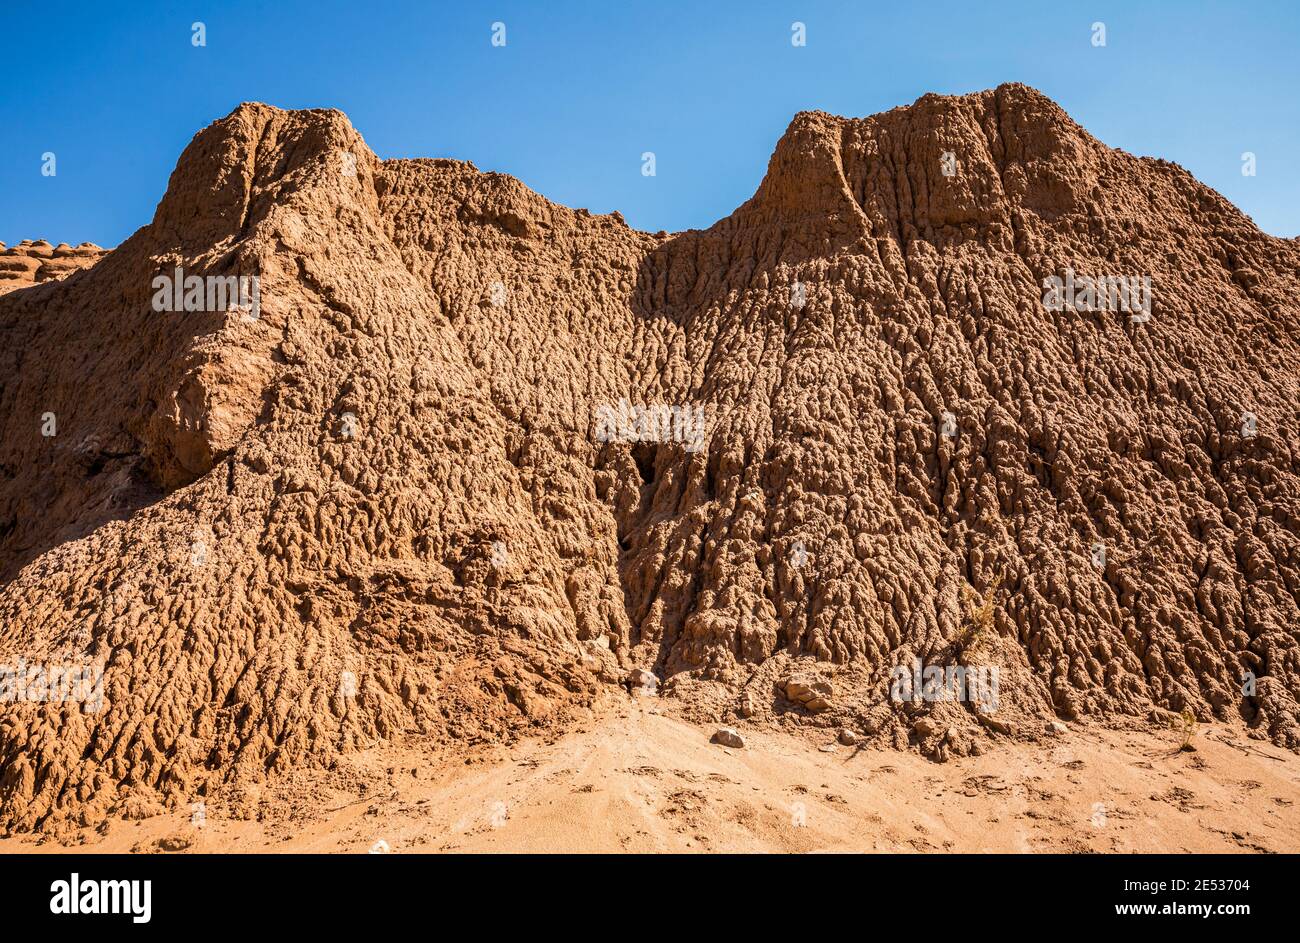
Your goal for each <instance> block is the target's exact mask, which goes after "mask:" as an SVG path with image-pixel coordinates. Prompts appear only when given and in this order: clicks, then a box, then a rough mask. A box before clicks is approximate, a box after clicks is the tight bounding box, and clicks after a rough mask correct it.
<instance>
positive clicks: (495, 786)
mask: <svg viewBox="0 0 1300 943" xmlns="http://www.w3.org/2000/svg"><path fill="white" fill-rule="evenodd" d="M712 732H713V728H706V727H700V726H697V725H694V724H690V723H687V722H685V721H683V720H682V719H680V718H679V717H677V716H676V715H675V712H674V711H673V709H672V705H671V703H670V702H666V701H658V700H656V699H653V698H649V699H639V700H636V701H626V700H625V701H621V702H620V703H618V704H616V705H615V706H614V707H613V708H612V709H610V710H609V711H607V712H606V713H605V714H604V716H603V717H602V718H601V719H598V720H593V721H592V722H591V723H589V724H587V725H585V726H583V727H581V728H579V729H576V730H574V731H572V732H570V733H567V734H565V735H563V736H559V737H556V738H554V739H551V740H545V739H535V740H529V741H525V742H523V743H520V744H516V745H515V746H514V747H511V748H509V749H506V748H502V747H482V748H479V750H478V751H477V752H476V753H474V754H473V755H471V756H470V757H469V758H466V757H464V756H463V755H462V756H459V757H456V758H454V759H452V758H450V757H445V756H444V757H443V758H442V759H438V758H436V757H429V756H427V755H423V756H422V755H420V754H418V753H416V752H414V751H401V752H396V751H393V750H391V749H389V750H386V751H383V752H382V753H381V752H380V751H371V752H370V753H369V754H362V755H361V756H360V757H358V760H357V766H356V768H355V772H356V773H357V774H358V776H357V788H356V789H354V790H352V791H351V792H350V793H349V791H348V790H346V789H344V790H340V789H338V788H337V786H332V787H330V788H328V789H325V788H323V787H321V786H320V785H319V784H316V785H315V786H313V787H311V789H308V788H307V787H305V786H301V785H300V786H299V788H300V789H302V790H304V792H303V793H302V794H300V795H298V796H297V797H296V799H295V800H294V801H292V802H288V801H283V800H277V801H275V802H268V803H267V804H266V808H267V810H268V811H267V814H265V815H264V816H262V819H261V820H260V821H230V820H224V819H222V818H221V817H220V815H219V814H216V813H215V812H213V813H211V814H207V815H206V820H205V821H204V822H203V823H202V824H201V825H198V826H196V825H194V824H193V823H192V822H191V819H192V814H191V812H190V811H189V810H185V811H183V812H181V811H178V812H175V813H168V814H164V815H159V816H155V817H153V818H149V819H146V820H143V821H139V822H115V823H113V824H112V825H111V827H109V828H108V829H107V830H106V833H101V832H100V831H91V830H85V831H83V832H82V833H81V835H79V836H77V840H78V841H79V842H81V843H80V844H76V845H75V846H74V847H75V848H76V850H79V851H104V852H122V851H166V850H186V851H190V852H212V851H239V852H259V851H301V852H367V851H370V850H371V849H376V850H388V851H391V852H393V853H401V852H434V851H460V852H496V851H512V852H619V851H630V852H664V851H669V852H696V851H703V852H708V851H712V852H869V851H880V852H912V851H917V852H993V851H998V852H1003V851H1009V852H1089V851H1091V852H1202V851H1210V852H1231V851H1243V852H1251V851H1256V852H1259V851H1269V852H1294V851H1297V850H1300V815H1298V814H1297V803H1298V802H1300V757H1297V756H1295V755H1292V754H1290V753H1288V752H1287V751H1285V750H1281V749H1279V748H1277V747H1274V746H1272V745H1269V744H1261V743H1258V742H1256V741H1250V740H1247V739H1246V738H1245V736H1244V735H1243V734H1242V732H1241V731H1239V730H1236V729H1232V728H1229V727H1226V726H1208V727H1207V726H1203V727H1202V728H1201V729H1200V731H1199V732H1198V734H1197V736H1196V740H1195V743H1196V745H1197V750H1196V752H1178V751H1177V750H1176V749H1175V748H1176V747H1177V744H1178V740H1177V736H1176V735H1175V734H1174V733H1173V732H1164V731H1154V732H1145V731H1140V732H1130V731H1115V730H1107V729H1103V728H1100V727H1097V726H1084V727H1076V728H1075V729H1072V730H1071V731H1070V732H1069V733H1068V734H1065V735H1063V736H1060V737H1057V738H1054V739H1053V740H1052V741H1051V742H1048V743H1040V744H1037V745H1011V746H1007V747H1003V748H1000V749H997V750H995V751H992V752H990V753H988V754H985V755H984V756H980V757H969V758H965V759H959V760H954V761H951V762H948V763H945V764H937V763H933V762H930V761H928V760H925V759H923V758H921V757H920V756H918V755H915V754H910V753H898V752H893V751H882V750H874V749H857V748H851V747H844V746H840V745H836V744H832V742H831V734H830V733H828V732H825V731H816V732H809V733H807V734H806V735H805V734H798V735H795V734H789V733H784V732H780V731H764V730H743V731H742V732H743V733H744V736H745V739H746V746H745V748H744V749H729V748H725V747H721V746H717V745H714V744H711V743H710V742H709V737H710V735H711V733H712ZM363 784H364V785H363ZM313 790H314V791H313ZM361 792H364V793H365V794H364V795H362V794H360V793H361ZM308 793H310V794H311V796H312V799H311V800H310V801H306V800H305V799H304V795H306V794H308ZM290 808H291V809H292V811H291V812H285V811H284V810H285V809H290ZM277 809H279V810H280V811H278V812H277V811H275V810H277ZM205 811H206V810H205ZM65 847H66V846H64V845H62V844H60V843H58V842H54V841H48V840H47V841H44V842H37V841H34V840H33V839H32V838H31V837H30V836H18V837H11V838H6V839H0V852H38V853H47V852H58V851H60V850H63V849H64V848H65Z"/></svg>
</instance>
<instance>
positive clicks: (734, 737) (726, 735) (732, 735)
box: [709, 727, 745, 750]
mask: <svg viewBox="0 0 1300 943" xmlns="http://www.w3.org/2000/svg"><path fill="white" fill-rule="evenodd" d="M709 742H710V743H718V744H721V745H722V746H724V747H735V748H736V749H737V750H742V749H744V747H745V739H744V738H743V737H742V736H741V735H740V734H738V733H737V732H736V731H735V728H733V727H719V728H718V730H717V732H716V733H715V734H714V735H713V736H712V737H711V738H710V740H709Z"/></svg>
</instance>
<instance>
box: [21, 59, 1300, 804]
mask: <svg viewBox="0 0 1300 943" xmlns="http://www.w3.org/2000/svg"><path fill="white" fill-rule="evenodd" d="M177 269H181V270H183V271H184V272H187V273H196V274H198V275H200V276H203V277H231V276H233V277H236V278H238V277H249V276H254V275H255V276H256V277H257V278H258V279H259V284H260V305H259V308H258V310H257V311H256V314H255V316H251V315H250V312H249V311H248V310H247V308H246V307H241V306H239V305H228V306H227V307H226V308H224V309H223V310H201V311H183V312H160V311H158V310H156V306H155V305H154V304H153V302H152V299H153V296H154V288H153V285H154V281H155V279H157V278H159V277H160V276H165V275H166V274H167V273H170V272H174V271H176V270H177ZM1298 273H1300V246H1297V244H1296V242H1295V241H1294V240H1291V241H1287V240H1281V239H1276V238H1272V237H1270V236H1267V235H1265V234H1263V233H1261V232H1260V231H1259V230H1258V229H1257V228H1256V227H1255V226H1254V225H1253V224H1252V223H1251V222H1250V221H1249V220H1248V219H1246V218H1245V217H1244V216H1242V214H1241V213H1239V212H1238V211H1237V210H1236V209H1235V208H1233V207H1232V206H1231V205H1230V204H1229V203H1227V202H1226V201H1225V200H1224V199H1223V198H1221V197H1220V196H1219V195H1217V194H1216V193H1214V192H1213V191H1211V190H1209V189H1208V188H1206V187H1204V186H1202V185H1201V184H1199V183H1197V182H1196V181H1195V180H1194V179H1192V178H1191V177H1190V176H1189V175H1188V174H1187V173H1186V172H1185V171H1183V170H1182V169H1181V168H1179V167H1177V166H1176V165H1173V164H1170V163H1167V162H1165V161H1161V160H1152V159H1139V158H1135V157H1132V156H1130V155H1128V154H1125V153H1122V152H1119V151H1115V150H1112V149H1110V148H1108V147H1106V146H1104V145H1103V144H1101V143H1099V142H1098V141H1096V140H1095V139H1093V138H1092V137H1090V136H1089V135H1088V134H1087V133H1086V132H1085V131H1084V130H1083V129H1081V128H1080V127H1079V126H1078V125H1076V124H1075V123H1074V122H1073V121H1071V120H1070V118H1069V117H1068V116H1067V115H1065V114H1064V113H1063V112H1062V111H1061V110H1060V109H1059V108H1058V107H1057V106H1056V105H1054V104H1053V103H1052V102H1050V101H1049V100H1047V99H1046V98H1044V97H1043V96H1042V95H1040V94H1038V93H1037V92H1035V91H1033V90H1032V89H1029V88H1026V87H1024V86H1020V85H1006V86H1002V87H1000V88H998V89H996V90H994V91H989V92H984V93H980V94H976V95H970V96H966V97H960V98H951V97H940V96H925V97H923V98H922V99H920V100H919V101H918V102H916V103H915V104H914V105H912V106H910V107H906V108H899V109H895V110H893V111H891V112H888V113H885V114H881V115H877V116H875V117H872V118H867V119H844V118H837V117H833V116H830V115H826V114H822V113H804V114H800V115H798V116H797V117H796V118H795V119H794V121H793V123H792V124H791V126H790V129H789V130H788V131H787V132H786V134H785V136H784V137H783V138H782V140H781V141H780V143H779V144H778V145H777V148H776V151H775V153H774V155H773V157H772V160H771V164H770V166H769V170H768V173H767V176H766V178H765V179H764V181H763V183H762V185H761V186H760V187H759V189H758V192H757V193H756V194H755V196H754V197H753V199H751V200H750V201H749V202H748V203H746V204H745V205H743V206H741V207H740V208H739V209H737V210H736V212H735V213H733V214H732V215H731V216H729V217H728V218H727V219H724V220H722V221H721V222H719V223H717V224H716V225H714V226H713V227H711V228H710V229H708V230H705V231H690V232H684V233H678V234H675V235H671V236H670V235H667V234H658V235H650V234H646V233H641V232H637V231H634V230H632V229H630V228H628V227H627V226H626V225H625V224H624V222H623V220H622V218H621V217H620V216H619V215H618V214H613V215H610V216H594V215H591V214H589V213H587V212H586V211H584V210H571V209H568V208H565V207H562V206H558V205H556V204H553V203H551V202H549V201H547V200H546V199H545V198H543V197H541V196H539V195H537V194H535V193H533V192H532V191H530V190H529V189H528V188H527V187H525V186H524V185H523V184H521V183H520V182H518V181H517V180H514V179H512V178H510V177H507V176H504V175H500V174H493V173H482V172H480V171H478V170H477V169H476V168H474V167H473V166H472V165H470V164H464V163H459V162H456V161H450V160H389V161H380V160H379V159H377V158H376V157H375V156H374V154H373V153H371V151H370V150H369V149H368V148H367V147H366V145H365V144H364V142H363V141H362V139H361V137H360V136H359V135H358V134H357V132H356V131H355V130H353V129H352V127H351V126H350V125H349V123H348V122H347V120H346V119H345V118H344V116H343V115H342V114H340V113H339V112H336V111H306V112H285V111H280V110H277V109H274V108H271V107H268V106H265V105H243V106H240V107H239V108H238V109H236V110H235V111H234V112H233V113H232V114H231V115H230V116H229V117H227V118H225V119H224V120H222V121H219V122H217V123H216V124H214V125H212V126H211V127H209V128H207V129H205V130H204V131H202V132H201V133H200V134H199V135H198V136H197V137H196V138H195V140H194V142H193V143H192V144H191V145H190V146H189V148H187V150H186V151H185V153H184V154H183V155H182V157H181V159H180V162H179V163H178V165H177V168H176V170H175V172H174V173H173V175H172V179H171V182H170V185H169V187H168V190H167V194H166V196H165V197H164V198H163V200H162V202H161V204H160V205H159V207H158V210H157V213H156V215H155V217H154V220H153V222H152V223H151V224H150V225H148V226H146V227H144V228H143V229H141V230H140V231H139V232H137V233H136V234H135V235H134V236H132V237H131V238H130V239H129V240H127V241H126V242H125V243H124V244H123V245H122V246H120V247H119V248H117V249H116V250H114V251H113V252H112V253H111V254H108V255H107V256H106V257H104V258H103V259H102V260H100V261H99V262H98V264H96V265H95V266H94V267H93V268H91V269H90V270H88V271H86V272H84V273H83V274H82V275H80V276H78V277H77V278H75V279H69V280H67V281H64V282H59V283H54V284H48V285H42V286H37V287H35V288H29V289H26V290H23V291H18V292H14V293H11V294H9V295H7V296H6V297H4V298H3V299H2V300H0V434H2V435H0V581H2V582H0V658H2V659H7V660H8V661H9V662H13V661H14V660H15V659H17V658H24V659H26V661H27V662H28V663H62V662H68V661H70V660H71V661H76V660H80V661H83V662H97V663H102V664H103V665H104V675H103V678H104V682H103V703H102V706H101V709H99V710H90V709H87V708H86V705H81V704H76V703H55V702H50V701H48V700H46V701H32V700H27V701H20V702H14V703H7V704H3V705H0V709H2V711H3V712H2V713H0V769H2V770H3V772H2V773H0V822H3V823H5V824H7V825H9V826H11V827H17V828H31V827H36V826H40V825H42V824H44V823H47V822H51V821H57V820H62V819H77V818H80V819H81V820H82V821H93V820H95V819H96V818H97V817H100V816H102V815H104V814H106V813H109V812H121V811H127V812H129V811H130V810H132V809H138V808H141V807H143V808H151V807H155V806H157V804H159V803H188V802H192V801H195V799H196V798H198V797H201V796H203V795H206V794H208V793H209V792H211V791H212V790H214V789H216V788H217V787H219V786H223V785H229V784H232V783H233V784H239V783H241V782H246V781H250V780H257V779H260V778H262V777H264V776H266V775H268V774H274V773H276V772H278V771H282V770H285V769H288V768H291V767H293V766H296V765H302V764H327V763H329V762H331V760H333V759H334V758H335V757H337V756H338V755H339V754H340V753H341V752H345V751H348V750H351V749H355V748H357V747H359V746H363V745H366V744H369V743H372V742H374V741H376V740H379V739H398V738H401V737H404V736H408V735H415V736H421V737H434V738H447V739H460V740H469V741H473V740H475V739H478V738H492V739H508V738H510V737H513V736H515V735H516V734H517V733H518V732H519V731H521V730H523V729H526V728H528V727H529V726H531V725H536V724H546V723H563V722H564V721H565V720H566V719H567V718H569V717H571V716H573V713H574V712H575V711H577V710H580V709H582V708H583V707H584V706H585V705H588V704H590V703H591V701H592V699H593V697H594V695H595V694H596V692H597V691H598V689H599V687H600V686H602V685H611V686H612V685H615V684H618V683H620V682H622V681H623V680H624V679H625V677H626V676H627V674H628V672H629V670H631V669H633V668H637V667H641V668H652V669H653V670H654V673H655V675H656V676H657V677H658V678H660V679H661V682H662V683H661V684H660V685H659V691H660V693H662V694H664V695H667V696H676V697H678V698H681V699H683V700H684V701H685V702H687V703H688V704H691V705H695V709H698V710H699V711H700V712H701V713H703V714H707V715H710V716H712V717H713V718H714V719H718V720H724V719H730V718H732V717H734V716H737V715H739V716H743V717H754V718H756V719H762V718H768V719H776V720H781V719H786V720H789V719H792V718H801V719H804V720H805V721H806V722H810V723H817V724H821V725H823V726H826V727H828V728H830V729H834V728H835V727H851V728H855V729H859V730H862V731H864V732H865V733H866V734H867V735H868V736H870V737H874V738H875V740H876V741H877V742H882V743H893V744H896V745H898V746H906V745H908V744H909V743H911V744H917V745H919V746H920V747H921V748H922V749H924V750H926V751H927V752H929V753H931V754H932V755H938V756H942V755H945V754H947V753H953V752H956V753H961V752H965V751H967V750H970V749H975V748H979V747H976V744H977V743H982V742H986V741H987V740H988V738H997V737H1001V736H1008V735H1010V736H1016V735H1021V734H1025V733H1031V732H1036V731H1040V730H1042V729H1044V725H1045V724H1047V723H1048V722H1050V721H1053V720H1055V719H1056V718H1063V719H1066V720H1071V719H1075V718H1081V717H1092V718H1101V719H1106V718H1112V717H1126V716H1134V717H1141V716H1146V715H1148V714H1150V713H1151V712H1152V711H1172V712H1180V711H1182V710H1184V709H1187V710H1190V711H1192V712H1193V713H1195V714H1197V715H1198V716H1201V717H1203V718H1211V717H1213V718H1218V719H1220V720H1228V719H1236V718H1241V719H1242V721H1244V722H1245V723H1246V724H1248V725H1249V726H1250V728H1251V729H1252V731H1254V733H1255V734H1256V735H1258V736H1267V737H1270V738H1272V739H1273V740H1275V741H1277V742H1279V743H1282V744H1285V745H1287V746H1290V747H1292V748H1295V747H1298V746H1300V726H1298V723H1297V711H1298V708H1297V703H1296V698H1297V696H1298V695H1300V645H1298V642H1300V633H1298V631H1297V624H1298V623H1297V615H1298V613H1297V600H1298V599H1300V557H1298V554H1300V505H1298V504H1297V497H1298V494H1300V492H1298V490H1297V488H1298V484H1300V479H1297V476H1296V473H1295V454H1294V449H1295V447H1296V446H1295V441H1296V440H1295V434H1294V431H1295V428H1296V420H1297V415H1296V410H1297V407H1296V403H1297V401H1298V400H1297V392H1298V390H1297V386H1298V384H1300V338H1298V337H1297V326H1298V325H1300V316H1298V313H1297V309H1296V302H1295V298H1296V297H1297V292H1298V290H1300V274H1298ZM1075 274H1077V275H1078V276H1080V277H1097V278H1106V277H1123V278H1128V277H1134V278H1143V279H1149V280H1150V281H1149V285H1150V289H1151V291H1150V299H1151V301H1150V304H1149V305H1147V307H1146V309H1145V311H1144V312H1142V313H1144V314H1149V317H1145V318H1143V317H1135V316H1134V315H1133V313H1132V312H1129V311H1127V310H1108V309H1106V308H1105V306H1104V305H1102V306H1100V307H1099V306H1098V305H1095V304H1094V305H1089V304H1088V303H1084V304H1082V305H1079V304H1076V305H1075V308H1077V309H1078V310H1071V309H1070V308H1069V307H1066V308H1065V309H1064V310H1052V309H1051V308H1052V307H1053V306H1051V305H1045V304H1044V294H1045V291H1044V280H1045V279H1050V278H1051V277H1053V276H1055V277H1060V278H1065V277H1067V275H1068V276H1069V277H1071V278H1073V277H1074V275H1075ZM47 414H52V415H53V416H54V417H55V423H56V431H55V432H54V434H43V432H46V431H48V430H47V428H46V425H45V424H46V423H47V421H48V420H47V419H45V418H43V417H46V416H47ZM1247 414H1249V417H1250V418H1252V419H1253V422H1248V421H1247ZM611 416H614V417H615V418H614V419H613V420H611V418H610V417H611ZM699 423H702V435H701V436H700V437H693V436H692V435H686V434H683V432H684V430H685V431H690V430H692V429H694V428H696V426H697V425H698V424H699ZM1098 546H1100V547H1101V548H1102V552H1101V553H1100V554H1099V553H1098V552H1097V547H1098ZM981 600H988V601H989V605H988V606H987V608H986V610H985V611H986V612H987V613H989V616H988V619H987V620H986V621H987V624H979V625H977V624H976V623H977V622H979V619H978V618H977V612H978V611H979V606H980V601H981ZM917 663H921V664H924V665H941V666H944V665H946V666H950V667H951V666H955V665H967V666H971V667H976V666H978V667H988V666H992V667H996V668H997V669H998V671H999V673H1000V674H999V677H1000V685H999V692H998V698H997V705H996V707H995V708H991V707H990V706H989V705H987V704H983V705H981V704H976V703H969V702H960V701H959V702H942V703H938V704H935V703H929V702H925V701H922V702H918V703H912V702H899V701H898V700H896V699H893V698H891V697H890V682H891V675H892V673H893V672H894V670H895V669H896V668H898V667H899V666H908V667H909V668H910V666H912V665H914V664H917ZM1246 673H1250V674H1249V675H1247V674H1246ZM1243 677H1246V678H1247V679H1248V680H1249V679H1251V678H1253V682H1252V684H1253V686H1250V687H1249V690H1250V691H1252V692H1253V693H1250V694H1243V688H1244V687H1246V685H1245V684H1244V682H1243ZM788 691H797V692H799V693H802V692H805V691H806V692H811V694H810V696H809V697H808V698H804V699H800V698H798V697H789V696H787V692H788ZM814 699H816V700H817V704H816V705H815V709H814V705H812V701H813V700H814Z"/></svg>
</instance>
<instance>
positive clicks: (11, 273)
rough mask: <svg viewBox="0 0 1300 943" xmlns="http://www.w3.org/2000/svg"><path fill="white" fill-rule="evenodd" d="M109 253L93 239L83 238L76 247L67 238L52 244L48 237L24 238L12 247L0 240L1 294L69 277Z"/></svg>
mask: <svg viewBox="0 0 1300 943" xmlns="http://www.w3.org/2000/svg"><path fill="white" fill-rule="evenodd" d="M107 254H108V253H107V251H106V250H104V249H101V248H100V247H99V246H97V245H95V244H94V243H93V242H83V243H82V244H81V245H79V246H77V247H76V248H75V249H74V248H73V247H72V246H70V245H68V244H67V243H65V242H61V243H59V244H58V245H57V246H52V245H50V244H49V243H48V242H46V241H45V240H44V239H37V240H35V241H32V240H30V239H24V240H23V241H22V242H20V243H18V245H16V246H11V247H9V248H5V244H4V243H3V242H0V295H4V294H7V293H8V292H11V291H14V290H15V289H18V288H27V287H29V286H31V285H39V284H41V283H43V282H49V281H57V280H59V279H61V278H66V277H67V276H69V275H71V274H72V273H73V272H79V271H81V270H82V269H84V268H89V267H90V266H92V265H94V264H95V263H96V262H98V261H99V260H100V259H102V258H103V257H104V256H105V255H107Z"/></svg>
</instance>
